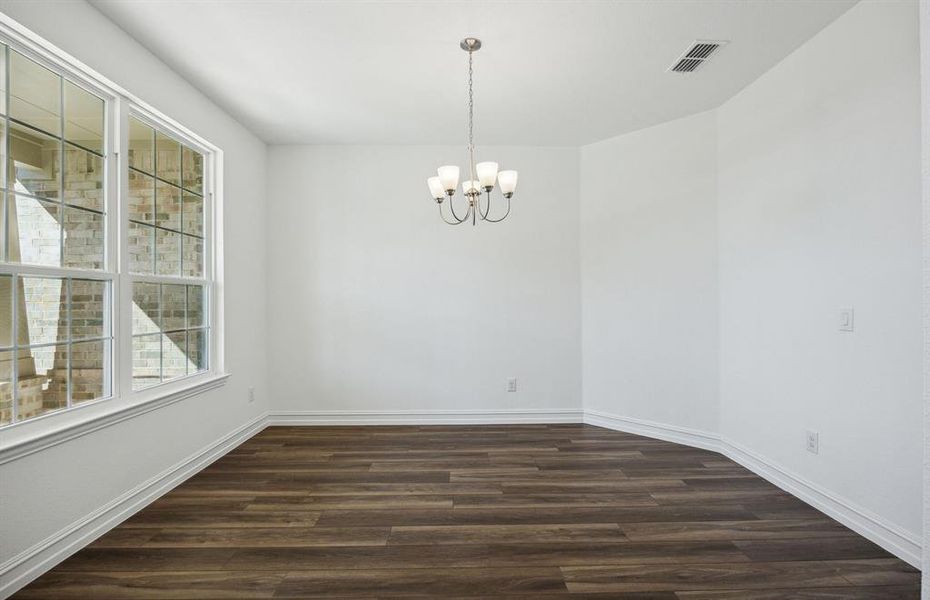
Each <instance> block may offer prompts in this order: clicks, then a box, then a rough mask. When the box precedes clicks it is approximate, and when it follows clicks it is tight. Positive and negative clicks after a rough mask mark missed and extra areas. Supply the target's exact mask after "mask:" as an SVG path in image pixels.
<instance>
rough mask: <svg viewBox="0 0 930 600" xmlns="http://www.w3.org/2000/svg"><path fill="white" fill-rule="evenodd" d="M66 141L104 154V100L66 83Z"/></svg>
mask: <svg viewBox="0 0 930 600" xmlns="http://www.w3.org/2000/svg"><path fill="white" fill-rule="evenodd" d="M64 85H65V139H66V140H67V141H69V142H72V143H75V144H77V145H79V146H83V147H84V148H87V149H89V150H93V151H94V152H99V153H101V154H103V99H102V98H98V97H97V96H95V95H93V94H91V93H90V92H88V91H86V90H84V89H83V88H80V87H78V86H76V85H74V84H73V83H71V82H70V81H65V84H64Z"/></svg>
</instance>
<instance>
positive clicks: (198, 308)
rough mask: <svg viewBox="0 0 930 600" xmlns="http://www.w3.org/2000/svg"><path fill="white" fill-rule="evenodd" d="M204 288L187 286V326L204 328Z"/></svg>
mask: <svg viewBox="0 0 930 600" xmlns="http://www.w3.org/2000/svg"><path fill="white" fill-rule="evenodd" d="M203 306H204V286H202V285H189V286H187V326H188V327H203V326H204V325H206V323H204V314H203Z"/></svg>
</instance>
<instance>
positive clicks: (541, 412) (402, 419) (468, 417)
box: [268, 408, 584, 425]
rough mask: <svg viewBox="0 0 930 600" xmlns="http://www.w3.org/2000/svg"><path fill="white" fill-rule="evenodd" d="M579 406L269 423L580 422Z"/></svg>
mask: <svg viewBox="0 0 930 600" xmlns="http://www.w3.org/2000/svg"><path fill="white" fill-rule="evenodd" d="M583 418H584V413H583V412H582V410H581V409H555V408H553V409H500V410H430V411H422V410H392V411H326V410H306V411H272V412H271V413H270V414H269V415H268V423H269V425H507V424H520V423H581V422H582V420H583Z"/></svg>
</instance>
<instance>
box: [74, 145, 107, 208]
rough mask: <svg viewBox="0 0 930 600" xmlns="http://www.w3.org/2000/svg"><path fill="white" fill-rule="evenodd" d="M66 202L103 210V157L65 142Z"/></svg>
mask: <svg viewBox="0 0 930 600" xmlns="http://www.w3.org/2000/svg"><path fill="white" fill-rule="evenodd" d="M64 201H65V203H66V204H72V205H74V206H80V207H82V208H89V209H91V210H99V211H103V159H102V158H101V157H99V156H97V155H96V154H93V153H91V152H87V151H85V150H81V149H80V148H78V147H76V146H72V145H71V144H65V190H64Z"/></svg>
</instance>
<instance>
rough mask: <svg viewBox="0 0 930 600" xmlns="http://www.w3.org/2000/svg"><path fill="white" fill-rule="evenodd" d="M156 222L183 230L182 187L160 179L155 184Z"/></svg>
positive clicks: (173, 228)
mask: <svg viewBox="0 0 930 600" xmlns="http://www.w3.org/2000/svg"><path fill="white" fill-rule="evenodd" d="M155 224H156V225H158V226H159V227H164V228H166V229H172V230H174V231H181V188H179V187H175V186H173V185H171V184H170V183H165V182H164V181H162V180H160V179H159V180H158V182H157V183H156V184H155Z"/></svg>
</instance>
